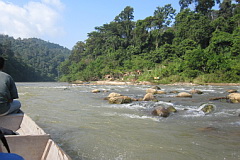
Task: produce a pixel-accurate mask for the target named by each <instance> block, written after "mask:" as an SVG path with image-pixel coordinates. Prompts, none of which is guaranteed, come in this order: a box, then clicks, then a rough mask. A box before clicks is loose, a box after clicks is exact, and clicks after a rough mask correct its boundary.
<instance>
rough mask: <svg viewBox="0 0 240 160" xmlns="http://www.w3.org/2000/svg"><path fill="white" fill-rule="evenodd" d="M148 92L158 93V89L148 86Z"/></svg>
mask: <svg viewBox="0 0 240 160" xmlns="http://www.w3.org/2000/svg"><path fill="white" fill-rule="evenodd" d="M146 93H152V94H157V90H156V89H153V88H148V89H147V90H146Z"/></svg>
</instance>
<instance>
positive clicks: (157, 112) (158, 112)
mask: <svg viewBox="0 0 240 160" xmlns="http://www.w3.org/2000/svg"><path fill="white" fill-rule="evenodd" d="M169 114H170V113H169V111H168V110H167V109H166V108H164V107H162V106H158V107H155V108H154V110H153V111H152V115H154V116H161V117H168V116H169Z"/></svg>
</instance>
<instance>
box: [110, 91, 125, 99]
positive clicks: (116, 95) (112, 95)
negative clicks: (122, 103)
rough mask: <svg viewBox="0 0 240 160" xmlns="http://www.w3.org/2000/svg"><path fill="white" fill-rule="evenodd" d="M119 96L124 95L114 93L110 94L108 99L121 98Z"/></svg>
mask: <svg viewBox="0 0 240 160" xmlns="http://www.w3.org/2000/svg"><path fill="white" fill-rule="evenodd" d="M119 96H122V95H121V94H119V93H115V92H113V93H110V94H109V95H108V98H111V97H119Z"/></svg>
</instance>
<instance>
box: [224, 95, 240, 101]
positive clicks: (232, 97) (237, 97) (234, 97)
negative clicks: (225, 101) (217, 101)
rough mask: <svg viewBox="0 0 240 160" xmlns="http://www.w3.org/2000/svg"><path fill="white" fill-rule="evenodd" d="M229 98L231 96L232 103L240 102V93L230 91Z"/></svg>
mask: <svg viewBox="0 0 240 160" xmlns="http://www.w3.org/2000/svg"><path fill="white" fill-rule="evenodd" d="M227 98H229V100H230V102H232V103H240V93H230V94H229V95H228V96H227Z"/></svg>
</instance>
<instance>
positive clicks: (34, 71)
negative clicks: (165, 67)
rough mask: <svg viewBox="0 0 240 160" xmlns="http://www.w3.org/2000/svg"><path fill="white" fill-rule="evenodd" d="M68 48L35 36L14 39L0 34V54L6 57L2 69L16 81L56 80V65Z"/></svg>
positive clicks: (68, 53)
mask: <svg viewBox="0 0 240 160" xmlns="http://www.w3.org/2000/svg"><path fill="white" fill-rule="evenodd" d="M70 52H71V51H70V50H69V49H67V48H64V47H61V46H59V45H58V44H53V43H49V42H46V41H43V40H40V39H36V38H29V39H20V38H18V39H14V38H13V37H9V36H7V35H0V56H2V57H4V58H5V59H6V65H5V67H4V71H5V72H6V73H8V74H10V75H11V76H12V77H13V78H14V80H15V81H17V82H40V81H56V80H57V79H58V76H59V69H58V66H59V65H60V63H61V62H63V61H64V60H65V59H66V58H67V57H68V56H69V55H70Z"/></svg>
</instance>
